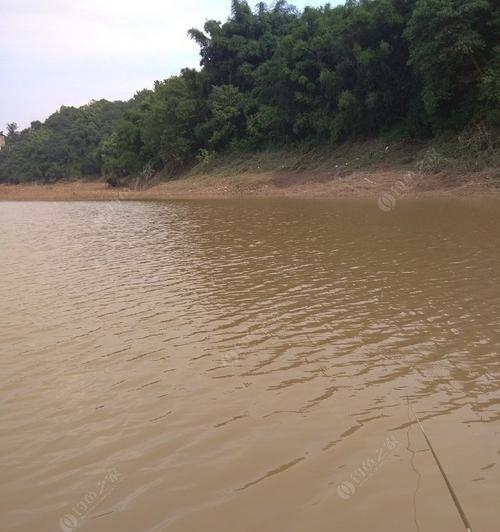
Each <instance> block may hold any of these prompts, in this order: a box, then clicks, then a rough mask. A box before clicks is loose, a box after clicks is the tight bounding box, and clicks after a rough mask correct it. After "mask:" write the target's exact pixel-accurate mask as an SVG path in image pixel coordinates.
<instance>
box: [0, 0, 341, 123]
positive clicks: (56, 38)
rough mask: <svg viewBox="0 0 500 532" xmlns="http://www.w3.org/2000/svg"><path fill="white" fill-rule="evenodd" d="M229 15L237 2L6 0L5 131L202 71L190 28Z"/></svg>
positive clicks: (0, 69) (0, 9)
mask: <svg viewBox="0 0 500 532" xmlns="http://www.w3.org/2000/svg"><path fill="white" fill-rule="evenodd" d="M291 3H292V4H294V5H296V6H297V7H299V8H303V7H304V6H305V5H311V6H318V5H323V4H325V3H326V0H297V1H295V2H291ZM330 3H331V4H332V5H333V4H338V3H340V1H335V0H334V1H332V2H330ZM250 5H252V7H253V5H254V2H250ZM229 12H230V0H176V1H174V0H0V34H1V35H2V41H1V46H0V83H1V85H0V91H1V92H0V130H1V129H4V127H5V124H6V123H7V122H17V123H18V124H19V126H21V127H27V126H29V124H30V122H31V121H32V120H44V119H45V118H47V116H49V115H50V114H51V113H52V112H54V111H55V110H57V109H58V108H59V107H60V106H61V105H62V104H64V105H82V104H84V103H87V102H89V101H90V100H92V99H96V100H97V99H100V98H106V99H108V100H117V99H128V98H130V97H132V96H133V95H134V93H135V92H136V91H137V90H140V89H143V88H146V87H148V88H150V87H152V85H153V83H154V81H155V80H157V79H164V78H166V77H168V76H169V75H171V74H175V73H177V72H179V71H180V69H181V68H183V67H185V66H189V67H198V66H199V59H198V47H197V46H196V44H195V43H194V42H193V41H191V40H190V39H189V38H188V37H187V35H186V32H187V30H188V29H189V28H192V27H198V28H202V26H203V24H204V22H205V20H206V19H216V20H225V19H226V18H227V17H228V15H229Z"/></svg>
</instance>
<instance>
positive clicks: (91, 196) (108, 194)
mask: <svg viewBox="0 0 500 532" xmlns="http://www.w3.org/2000/svg"><path fill="white" fill-rule="evenodd" d="M476 195H477V196H498V197H500V176H499V175H498V174H496V172H495V170H488V171H483V172H477V173H472V174H471V173H469V174H465V173H459V172H453V173H452V172H449V171H448V172H446V173H440V174H422V173H418V172H410V171H404V170H400V169H396V170H389V169H383V170H382V169H379V170H371V171H357V172H353V173H351V174H349V175H338V174H336V173H335V172H322V173H313V172H300V173H298V172H297V173H293V172H269V173H244V174H239V175H236V176H230V177H228V176H215V175H199V176H191V177H187V178H182V179H176V180H172V181H166V182H160V183H158V184H156V185H154V186H152V187H149V188H147V189H142V190H141V189H138V188H135V187H121V188H111V187H109V186H108V185H107V184H106V183H104V182H103V181H92V182H88V181H82V180H73V181H70V182H68V181H65V182H62V181H61V182H59V183H56V184H49V185H39V184H33V185H31V184H30V185H0V200H4V201H5V200H7V201H8V200H10V201H92V200H123V201H127V200H167V199H176V198H177V199H190V198H221V197H230V198H234V197H263V198H265V197H303V198H381V197H382V200H383V201H385V202H389V204H390V203H391V201H393V198H394V199H398V198H403V197H406V198H416V197H429V196H476Z"/></svg>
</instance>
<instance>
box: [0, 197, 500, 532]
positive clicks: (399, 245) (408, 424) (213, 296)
mask: <svg viewBox="0 0 500 532" xmlns="http://www.w3.org/2000/svg"><path fill="white" fill-rule="evenodd" d="M0 249H1V255H0V259H1V260H0V305H1V314H0V349H1V356H0V398H1V407H0V408H1V411H0V432H1V434H0V466H1V473H2V475H1V476H2V479H1V487H0V528H1V529H2V531H7V530H8V531H36V532H44V531H60V530H62V531H63V532H68V531H72V530H81V531H82V532H85V531H105V532H108V531H162V530H169V531H182V532H191V531H193V532H194V531H214V532H225V531H227V532H236V531H238V532H239V531H243V532H247V531H248V532H250V531H252V532H253V531H259V532H281V531H283V532H302V531H305V532H309V531H311V532H316V531H317V532H322V531H329V532H330V531H354V532H358V531H369V532H378V531H380V532H407V531H408V532H412V531H415V532H425V531H428V532H432V531H436V532H448V531H450V532H452V531H453V532H455V531H460V530H464V526H463V524H462V522H461V520H460V517H459V514H458V512H457V510H456V508H455V506H454V504H453V501H452V499H451V497H450V494H449V492H448V490H447V487H446V485H445V483H444V481H443V478H442V477H441V475H440V472H439V470H438V468H437V466H436V464H435V462H434V459H433V457H432V455H431V453H430V452H429V450H428V447H427V444H426V442H425V440H424V438H423V435H422V432H421V431H420V429H419V427H418V425H417V424H416V423H415V414H416V415H417V416H418V417H419V418H420V420H421V421H422V424H423V427H424V429H425V432H426V433H427V435H428V437H429V438H430V440H431V443H432V445H433V446H434V449H435V451H436V453H437V455H438V456H439V458H440V460H441V463H442V466H443V468H444V470H445V471H446V473H447V474H448V477H449V480H450V482H451V484H452V485H453V487H454V489H455V491H456V494H457V497H458V499H459V500H460V502H461V504H462V506H463V509H464V511H465V513H466V515H467V517H468V518H469V520H470V522H471V524H472V526H473V529H474V531H475V532H490V531H491V532H497V531H498V530H500V510H499V499H500V393H499V383H500V379H499V375H500V356H499V348H500V320H499V314H500V204H499V203H498V202H465V201H451V200H446V201H445V200H440V201H437V200H434V201H431V200H425V201H424V200H422V201H419V202H411V201H409V202H405V201H400V202H398V203H397V205H396V208H395V209H394V210H393V211H392V212H383V211H381V210H380V209H379V208H378V207H377V203H376V201H375V202H370V201H343V202H336V201H306V200H245V201H243V200H211V201H208V200H199V201H175V202H165V203H160V202H159V203H145V202H130V203H128V202H127V203H125V202H122V203H120V202H110V203H99V202H96V203H92V202H75V203H30V202H22V203H0Z"/></svg>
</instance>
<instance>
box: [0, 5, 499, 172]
mask: <svg viewBox="0 0 500 532" xmlns="http://www.w3.org/2000/svg"><path fill="white" fill-rule="evenodd" d="M499 9H500V8H499V3H498V1H497V0H359V1H356V0H349V1H348V2H347V3H346V4H345V5H344V6H337V7H331V6H330V5H329V4H327V5H325V6H324V7H320V8H311V7H307V8H305V9H304V11H303V12H299V11H298V10H297V9H295V8H294V7H293V6H291V5H289V4H287V3H286V2H285V1H284V0H278V1H277V2H275V3H274V4H273V5H271V6H268V5H266V4H264V3H259V4H257V6H256V8H255V9H254V10H252V9H251V8H250V6H249V4H248V3H247V2H246V1H245V0H232V2H231V16H230V17H229V19H228V20H226V21H225V22H222V23H221V22H218V21H214V20H208V21H207V22H206V23H205V25H204V27H203V29H202V30H200V29H191V30H189V32H188V33H189V36H190V37H191V38H192V39H193V40H194V41H195V42H196V43H197V44H198V45H199V47H200V64H201V69H200V70H199V71H196V70H190V69H184V70H183V71H182V72H181V73H180V74H179V75H177V76H172V77H170V78H168V79H166V80H164V81H157V82H156V83H155V86H154V89H153V90H151V91H149V90H144V91H142V92H140V93H138V94H136V96H135V97H134V98H132V99H131V100H130V101H129V102H126V103H122V102H114V103H110V102H106V101H105V100H101V101H99V102H91V103H90V104H89V105H87V106H84V107H81V108H79V109H75V108H73V107H62V108H61V109H60V110H59V111H58V112H56V113H55V114H53V115H52V116H50V117H49V118H48V119H47V120H46V121H45V122H44V123H43V124H42V123H40V122H33V123H32V124H31V127H30V128H28V129H26V130H24V131H22V132H18V131H17V127H16V126H15V124H9V125H8V126H7V131H8V136H7V148H6V149H5V150H2V152H1V153H0V181H1V180H4V181H5V180H9V179H19V180H29V179H42V180H51V179H57V178H64V177H69V176H77V175H97V174H101V175H102V174H104V175H106V176H108V177H110V178H118V179H121V178H125V177H127V176H137V177H139V178H140V179H142V180H150V179H152V176H153V175H154V174H155V173H158V172H164V173H166V174H168V175H173V174H176V173H178V172H180V171H182V170H184V169H186V168H187V167H189V165H192V164H196V163H198V164H201V165H203V166H207V165H209V164H210V163H211V162H213V161H214V160H215V159H216V158H217V157H218V156H219V155H220V156H225V154H227V153H228V152H230V151H247V152H249V151H252V150H256V149H260V150H268V149H274V148H276V147H278V148H279V147H284V146H287V145H288V144H291V143H293V144H294V145H296V146H297V145H302V146H309V147H313V146H318V145H328V144H329V143H330V144H331V143H336V142H339V141H344V140H353V139H355V140H364V139H370V138H373V137H376V136H379V137H380V136H382V137H384V138H386V139H391V140H392V139H394V140H398V139H405V140H409V139H412V138H413V139H414V138H417V137H423V136H430V135H432V134H436V133H443V132H444V133H446V134H448V136H450V135H451V137H453V138H455V141H456V142H458V141H457V140H456V139H458V138H460V139H462V140H460V142H462V143H463V142H465V143H466V144H467V146H468V148H467V150H468V152H471V153H472V151H474V150H475V152H474V153H476V152H477V153H480V154H482V155H481V156H483V155H484V154H486V153H488V154H489V153H490V152H491V150H492V149H493V148H492V146H496V143H495V142H494V141H492V140H491V139H492V137H493V136H495V133H494V132H495V131H497V129H496V128H495V127H496V126H498V124H499V122H500V43H499V38H498V36H499V34H500V13H499ZM460 131H464V133H463V134H462V135H461V137H459V133H460ZM486 131H487V132H488V134H487V135H486V133H485V132H486ZM488 135H489V137H488V143H489V144H488V146H489V147H488V148H487V149H486V148H484V149H483V148H481V146H483V145H484V143H485V142H486V141H485V138H486V137H487V136H488ZM464 139H466V140H464ZM467 139H468V140H467ZM478 146H479V147H478ZM476 148H477V149H476ZM453 157H454V156H453ZM488 157H490V156H489V155H488ZM448 159H449V158H448V157H447V156H445V155H443V154H442V153H441V152H439V150H438V151H435V152H432V151H431V152H429V153H425V154H423V155H422V157H421V158H420V161H419V164H420V167H421V169H422V170H425V171H434V170H436V169H439V168H441V167H442V166H443V165H444V164H445V163H446V161H448ZM488 160H490V159H488ZM121 181H123V180H121ZM121 181H120V182H121ZM113 182H114V181H113Z"/></svg>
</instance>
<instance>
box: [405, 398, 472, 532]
mask: <svg viewBox="0 0 500 532" xmlns="http://www.w3.org/2000/svg"><path fill="white" fill-rule="evenodd" d="M408 407H409V409H410V411H411V413H412V414H413V416H414V417H415V419H416V420H417V424H418V426H419V427H420V430H421V431H422V434H423V435H424V438H425V441H426V442H427V446H428V447H429V449H430V451H431V453H432V456H433V457H434V461H435V462H436V464H437V466H438V468H439V471H440V472H441V475H442V477H443V479H444V481H445V483H446V487H447V488H448V491H449V492H450V495H451V498H452V499H453V502H454V503H455V506H456V508H457V510H458V513H459V514H460V518H461V519H462V522H463V524H464V526H465V530H466V531H467V532H472V526H471V524H470V522H469V520H468V519H467V516H466V515H465V512H464V509H463V508H462V505H461V504H460V501H459V500H458V497H457V495H456V493H455V490H454V489H453V486H452V485H451V483H450V481H449V480H448V477H447V476H446V473H445V471H444V469H443V466H442V465H441V462H440V461H439V458H438V457H437V454H436V451H434V447H433V446H432V443H431V441H430V439H429V437H428V436H427V434H426V433H425V430H424V427H423V426H422V423H421V422H420V419H419V418H418V416H417V414H416V413H415V411H414V410H413V408H412V406H411V404H410V402H409V401H408Z"/></svg>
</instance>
